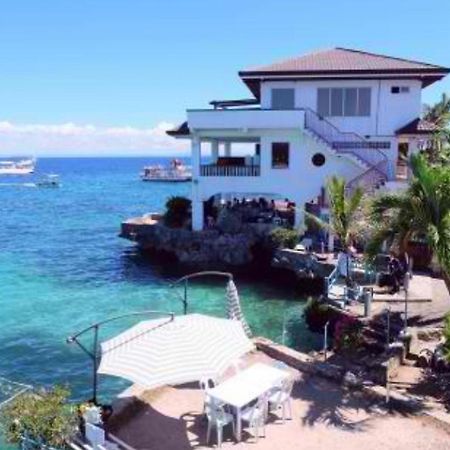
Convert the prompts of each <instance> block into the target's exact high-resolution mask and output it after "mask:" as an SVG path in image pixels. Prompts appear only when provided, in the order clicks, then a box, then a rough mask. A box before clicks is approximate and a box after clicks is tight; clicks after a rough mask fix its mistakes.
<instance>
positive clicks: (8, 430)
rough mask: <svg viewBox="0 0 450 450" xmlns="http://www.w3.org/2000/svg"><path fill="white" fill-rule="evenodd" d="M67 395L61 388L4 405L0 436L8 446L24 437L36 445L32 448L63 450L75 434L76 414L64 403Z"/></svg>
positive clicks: (23, 395)
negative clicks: (1, 434)
mask: <svg viewBox="0 0 450 450" xmlns="http://www.w3.org/2000/svg"><path fill="white" fill-rule="evenodd" d="M68 398H69V391H68V390H67V389H65V388H62V387H55V388H53V389H51V390H42V391H39V392H26V393H24V394H22V395H19V396H18V397H16V398H15V399H14V400H12V401H11V402H10V403H8V404H6V406H4V408H3V409H2V411H1V417H0V424H1V427H2V432H3V434H4V435H5V437H6V439H7V440H8V442H10V443H11V444H17V445H18V444H20V443H21V437H22V436H27V437H28V438H30V439H32V440H33V441H36V442H38V443H40V445H38V446H37V447H36V448H39V449H40V448H45V447H44V446H51V447H56V448H61V449H64V448H67V442H68V441H69V440H70V439H71V437H72V436H73V435H74V432H76V429H77V424H78V411H77V408H76V407H75V406H72V405H69V403H68Z"/></svg>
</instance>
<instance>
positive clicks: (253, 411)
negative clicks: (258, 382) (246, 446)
mask: <svg viewBox="0 0 450 450" xmlns="http://www.w3.org/2000/svg"><path fill="white" fill-rule="evenodd" d="M266 417H267V395H262V396H261V397H259V398H258V401H257V402H256V403H255V405H254V406H249V407H248V408H245V409H244V410H243V411H242V413H241V420H242V421H244V422H247V423H248V425H249V427H250V428H253V435H254V436H255V440H256V442H258V440H259V429H260V428H262V432H263V437H266Z"/></svg>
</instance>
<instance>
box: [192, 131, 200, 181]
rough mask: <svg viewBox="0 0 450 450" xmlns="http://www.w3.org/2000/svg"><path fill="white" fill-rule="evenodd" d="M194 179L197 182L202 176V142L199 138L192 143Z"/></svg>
mask: <svg viewBox="0 0 450 450" xmlns="http://www.w3.org/2000/svg"><path fill="white" fill-rule="evenodd" d="M191 161H192V179H193V180H194V181H195V180H197V179H198V177H199V176H200V162H201V142H200V138H199V137H198V136H194V137H193V138H192V141H191Z"/></svg>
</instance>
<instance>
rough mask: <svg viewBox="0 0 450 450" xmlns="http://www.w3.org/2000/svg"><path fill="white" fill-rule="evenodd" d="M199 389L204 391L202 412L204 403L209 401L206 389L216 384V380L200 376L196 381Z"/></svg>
mask: <svg viewBox="0 0 450 450" xmlns="http://www.w3.org/2000/svg"><path fill="white" fill-rule="evenodd" d="M198 384H199V386H200V389H201V390H202V391H203V393H204V399H203V412H205V407H206V404H207V403H209V402H210V401H211V398H210V396H209V394H208V391H209V390H210V389H211V388H213V387H214V386H215V385H216V382H215V381H214V380H213V379H212V378H207V377H204V378H201V379H200V381H199V382H198Z"/></svg>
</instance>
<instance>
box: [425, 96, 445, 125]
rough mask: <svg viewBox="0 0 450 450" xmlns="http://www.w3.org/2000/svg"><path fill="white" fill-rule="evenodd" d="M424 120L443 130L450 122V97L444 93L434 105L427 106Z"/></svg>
mask: <svg viewBox="0 0 450 450" xmlns="http://www.w3.org/2000/svg"><path fill="white" fill-rule="evenodd" d="M423 118H424V119H425V120H427V121H429V122H431V123H433V124H435V125H436V126H437V127H438V128H440V129H443V128H446V127H447V126H448V123H449V121H450V97H449V96H448V95H447V94H445V93H443V94H442V97H441V99H440V100H439V101H438V102H437V103H435V104H434V105H425V108H424V115H423Z"/></svg>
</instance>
